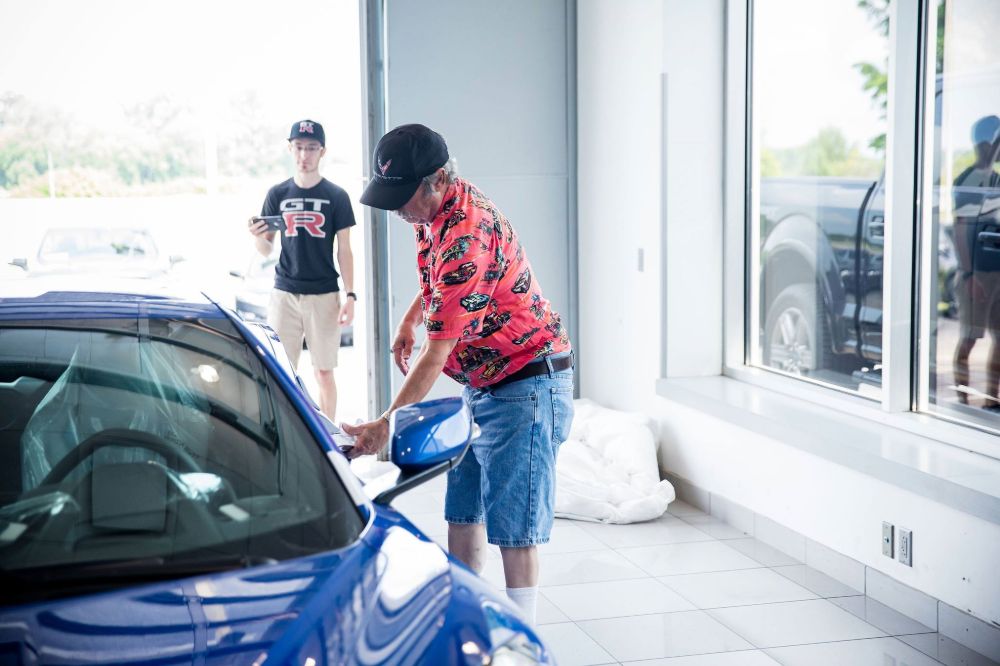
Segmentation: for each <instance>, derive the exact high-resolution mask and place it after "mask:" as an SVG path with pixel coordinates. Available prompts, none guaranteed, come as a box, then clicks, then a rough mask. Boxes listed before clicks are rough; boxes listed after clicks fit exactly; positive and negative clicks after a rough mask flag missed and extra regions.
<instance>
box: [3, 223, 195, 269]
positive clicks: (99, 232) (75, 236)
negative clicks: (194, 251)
mask: <svg viewBox="0 0 1000 666" xmlns="http://www.w3.org/2000/svg"><path fill="white" fill-rule="evenodd" d="M183 260H184V258H183V257H181V256H171V257H164V256H162V255H161V254H160V253H159V251H158V250H157V246H156V243H155V242H154V240H153V236H152V234H151V233H150V232H149V231H148V230H147V229H143V228H138V227H137V228H115V227H90V228H87V227H75V228H66V229H60V228H53V229H48V230H46V231H45V233H44V235H43V236H42V239H41V242H40V243H39V245H38V251H37V252H36V253H35V254H34V256H32V257H15V258H12V259H11V260H10V262H9V263H10V265H11V266H17V267H19V268H21V269H23V270H24V271H25V272H26V274H27V275H28V276H31V277H36V276H52V275H114V276H116V277H123V278H153V277H159V276H162V275H165V274H166V273H167V272H168V271H169V270H170V269H171V268H173V266H174V265H175V264H177V263H178V262H181V261H183Z"/></svg>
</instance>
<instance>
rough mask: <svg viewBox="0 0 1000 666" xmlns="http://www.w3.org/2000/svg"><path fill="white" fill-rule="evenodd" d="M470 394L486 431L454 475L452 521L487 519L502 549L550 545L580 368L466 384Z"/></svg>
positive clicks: (448, 515) (490, 536)
mask: <svg viewBox="0 0 1000 666" xmlns="http://www.w3.org/2000/svg"><path fill="white" fill-rule="evenodd" d="M566 355H568V353H566V354H553V355H552V356H549V357H548V358H549V359H550V360H552V359H556V358H559V357H560V356H566ZM541 362H543V363H544V362H545V361H541ZM465 399H466V400H468V402H469V404H470V405H471V407H472V416H473V418H474V419H475V421H476V423H477V424H478V425H479V428H480V429H481V431H482V434H481V435H480V436H479V438H478V439H476V440H474V441H473V442H472V447H471V449H470V450H469V452H468V453H466V454H465V457H464V458H463V459H462V462H461V463H459V465H458V467H456V468H454V469H453V470H451V471H450V472H448V491H447V493H446V495H445V502H444V517H445V520H447V521H448V522H449V523H459V524H470V523H483V522H485V523H486V539H487V541H489V542H490V543H491V544H494V545H497V546H503V547H507V548H518V547H525V546H533V545H536V544H543V543H548V541H549V534H550V533H551V532H552V519H553V515H552V513H553V507H554V506H555V501H556V455H557V454H558V453H559V445H560V444H562V443H563V442H564V441H566V438H567V437H568V436H569V428H570V424H571V423H572V421H573V371H572V370H571V369H567V370H560V371H557V372H552V370H551V369H550V370H549V372H548V373H547V374H546V373H543V374H540V375H536V376H534V377H529V378H527V379H522V380H520V381H516V382H511V383H509V384H504V385H503V386H500V387H498V388H495V389H494V388H490V387H489V386H487V387H484V388H481V389H475V388H470V387H466V388H465Z"/></svg>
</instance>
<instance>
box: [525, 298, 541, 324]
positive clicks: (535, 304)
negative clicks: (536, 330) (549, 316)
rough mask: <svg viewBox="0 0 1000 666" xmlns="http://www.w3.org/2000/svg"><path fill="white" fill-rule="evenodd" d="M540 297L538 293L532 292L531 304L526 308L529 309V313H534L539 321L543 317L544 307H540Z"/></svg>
mask: <svg viewBox="0 0 1000 666" xmlns="http://www.w3.org/2000/svg"><path fill="white" fill-rule="evenodd" d="M541 301H542V297H541V296H539V295H538V294H532V296H531V306H530V307H529V308H528V309H529V310H531V314H533V315H535V319H538V320H539V321H541V320H542V318H544V317H545V308H543V307H542V303H541Z"/></svg>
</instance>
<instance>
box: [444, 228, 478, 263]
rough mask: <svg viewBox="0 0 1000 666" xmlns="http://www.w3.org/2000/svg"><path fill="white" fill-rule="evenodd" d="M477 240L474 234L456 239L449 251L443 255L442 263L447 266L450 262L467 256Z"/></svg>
mask: <svg viewBox="0 0 1000 666" xmlns="http://www.w3.org/2000/svg"><path fill="white" fill-rule="evenodd" d="M475 239H476V237H475V236H473V235H472V234H465V235H464V236H459V237H458V238H456V239H455V242H454V243H453V244H452V245H450V246H449V247H448V249H447V250H445V251H444V252H442V253H441V263H442V264H446V263H448V262H449V261H456V260H458V259H461V258H462V257H464V256H465V253H466V252H468V251H469V248H470V247H471V246H472V241H474V240H475Z"/></svg>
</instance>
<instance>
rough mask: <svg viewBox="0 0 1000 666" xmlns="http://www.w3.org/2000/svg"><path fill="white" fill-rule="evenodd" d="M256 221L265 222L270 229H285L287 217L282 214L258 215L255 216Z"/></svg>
mask: <svg viewBox="0 0 1000 666" xmlns="http://www.w3.org/2000/svg"><path fill="white" fill-rule="evenodd" d="M253 219H254V221H255V222H265V223H266V224H267V229H268V231H284V230H285V218H284V217H282V216H281V215H258V216H256V217H254V218H253Z"/></svg>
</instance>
